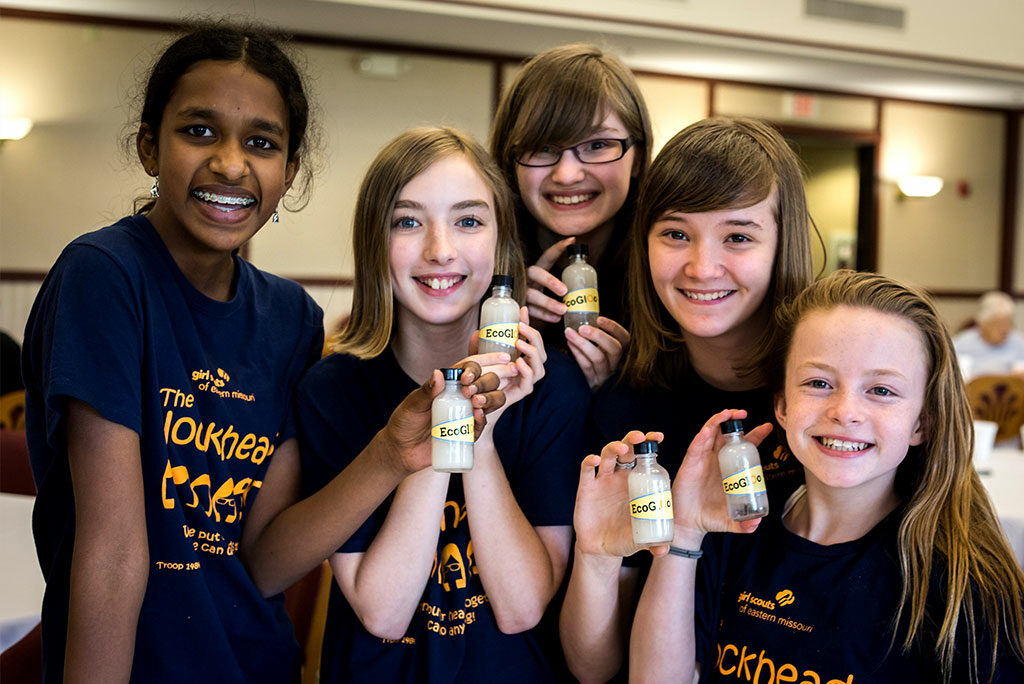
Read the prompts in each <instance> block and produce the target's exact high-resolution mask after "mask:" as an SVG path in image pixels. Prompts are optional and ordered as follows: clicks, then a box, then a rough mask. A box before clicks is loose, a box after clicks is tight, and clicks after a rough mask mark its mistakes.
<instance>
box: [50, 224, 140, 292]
mask: <svg viewBox="0 0 1024 684" xmlns="http://www.w3.org/2000/svg"><path fill="white" fill-rule="evenodd" d="M148 230H152V228H151V227H150V225H149V222H148V221H147V220H146V219H145V218H143V217H141V216H126V217H125V218H123V219H121V220H120V221H118V222H117V223H114V224H113V225H110V226H107V227H105V228H100V229H99V230H94V231H92V232H91V233H85V234H84V235H80V236H79V237H77V238H75V239H74V240H72V241H71V242H70V243H69V244H68V245H67V247H65V248H64V251H63V252H61V255H60V257H59V258H58V260H57V263H56V264H55V266H56V267H63V268H71V269H72V270H73V269H74V266H76V265H78V264H82V265H87V266H88V265H93V266H95V265H97V264H105V265H107V266H109V265H110V262H113V263H114V264H116V265H117V267H118V268H119V269H120V270H121V271H123V272H125V273H126V274H131V273H133V272H135V271H137V270H139V269H140V268H144V267H145V266H146V264H147V262H148V260H149V253H148V250H147V243H148V241H149V238H150V236H148V235H147V234H146V232H147V231H148ZM104 275H105V274H104V273H102V272H97V273H95V276H96V277H103V276H104Z"/></svg>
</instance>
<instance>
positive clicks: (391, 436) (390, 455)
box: [375, 359, 505, 477]
mask: <svg viewBox="0 0 1024 684" xmlns="http://www.w3.org/2000/svg"><path fill="white" fill-rule="evenodd" d="M455 367H456V368H462V369H463V373H462V376H461V378H460V379H459V383H460V386H461V389H462V393H463V395H464V396H466V397H467V398H468V399H469V400H470V402H471V403H472V405H473V427H474V436H475V437H479V436H480V433H481V432H482V431H483V429H484V427H485V426H486V425H487V418H486V417H485V414H488V413H491V412H492V411H495V410H496V409H499V408H501V407H502V406H503V405H504V403H505V394H504V392H502V391H501V390H500V389H498V383H499V379H498V376H497V375H495V374H494V373H484V372H482V370H481V368H480V364H478V363H477V362H476V361H472V360H468V359H467V360H463V361H460V362H459V363H457V364H455ZM443 390H444V376H443V375H442V374H441V371H440V370H436V369H435V370H434V371H433V372H432V373H431V376H430V378H429V379H428V380H427V381H426V382H425V383H423V385H421V386H420V387H418V388H417V389H415V390H413V391H412V392H410V393H409V395H408V396H407V397H406V398H405V399H403V400H402V403H401V404H399V405H398V407H397V408H396V409H395V410H394V412H393V413H392V414H391V417H390V418H389V419H388V423H387V425H385V426H384V428H383V429H381V431H380V432H378V433H377V437H375V440H377V439H379V440H382V444H381V445H382V447H383V449H381V450H380V453H381V457H382V459H384V460H385V461H386V462H385V463H384V465H385V466H386V467H390V468H392V469H393V470H395V471H396V472H397V473H399V474H400V475H401V476H403V477H404V476H405V475H408V474H411V473H415V472H418V471H420V470H422V469H424V468H427V467H429V466H430V464H431V438H430V427H431V425H430V423H431V407H432V405H433V401H434V397H436V396H437V395H438V394H440V393H441V392H442V391H443Z"/></svg>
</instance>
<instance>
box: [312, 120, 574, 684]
mask: <svg viewBox="0 0 1024 684" xmlns="http://www.w3.org/2000/svg"><path fill="white" fill-rule="evenodd" d="M353 230H354V237H353V240H354V247H355V262H356V264H357V270H356V291H355V299H354V303H353V309H352V319H351V321H350V323H349V324H348V326H347V327H346V328H345V330H344V331H343V332H342V333H341V335H340V337H339V338H338V340H337V341H336V343H335V345H334V349H335V353H334V354H332V355H331V356H329V357H327V358H325V359H323V360H322V361H320V362H319V363H318V364H316V365H315V366H314V367H313V368H312V369H311V370H310V371H309V372H308V373H307V375H306V377H305V378H304V379H303V381H302V383H301V385H300V387H299V390H298V397H299V398H298V404H299V427H300V443H301V446H302V449H303V473H304V477H305V481H306V487H307V489H308V490H310V491H315V490H316V489H318V488H319V487H321V486H322V485H323V484H324V483H326V482H329V481H330V480H331V478H332V477H334V475H335V473H337V472H339V471H343V470H345V469H346V468H347V466H348V463H349V462H350V461H351V459H352V458H353V457H354V455H355V454H358V453H359V451H360V449H362V446H363V444H365V443H367V442H368V441H370V440H371V439H373V437H374V435H375V434H376V433H377V431H378V430H381V429H382V428H384V427H385V426H386V425H388V424H389V416H391V414H392V411H393V410H394V408H395V406H396V405H397V404H398V402H399V401H401V399H402V397H403V396H405V395H406V394H407V393H408V392H409V391H410V388H413V387H415V386H416V385H418V384H420V383H422V382H423V381H424V379H425V378H427V377H429V374H430V373H431V370H432V369H434V368H437V367H441V366H452V365H454V364H455V363H456V362H457V361H459V359H462V358H463V357H465V356H466V354H467V343H468V342H469V341H470V340H471V339H475V337H476V335H477V329H476V328H477V317H478V313H479V306H480V301H481V298H482V297H484V296H485V295H486V294H488V292H489V285H490V282H491V277H492V276H493V275H494V274H495V273H496V272H501V273H505V274H511V275H513V276H514V277H515V278H516V285H518V286H520V288H521V285H522V282H523V277H522V274H523V266H522V259H521V257H520V255H519V250H518V243H517V242H516V241H515V239H514V234H513V230H514V216H513V212H512V201H511V196H510V193H509V191H508V189H507V187H506V186H505V183H504V180H503V179H502V177H501V174H500V172H498V170H497V169H496V168H495V166H494V165H493V163H492V162H491V160H490V158H489V157H488V156H487V154H486V152H485V151H484V150H483V149H482V148H481V147H480V146H479V145H478V144H477V143H476V142H474V141H473V140H472V139H470V138H468V137H467V136H465V135H464V134H462V133H460V132H458V131H455V130H453V129H450V128H422V129H414V130H411V131H408V132H406V133H404V134H402V135H400V136H398V137H397V138H395V139H394V140H392V141H391V142H390V143H389V144H388V145H386V146H385V147H384V149H383V150H381V152H380V153H379V155H378V156H377V158H376V160H375V161H374V162H373V164H372V165H371V167H370V169H369V171H368V172H367V175H366V178H365V180H364V182H363V185H362V188H361V189H360V194H359V201H358V206H357V209H356V216H355V225H354V229H353ZM519 292H520V293H521V292H522V290H521V289H520V290H519ZM521 316H522V318H521V321H520V324H519V331H520V337H519V340H518V342H517V344H516V348H517V349H518V351H519V352H520V354H521V356H520V357H519V358H518V359H517V360H516V361H515V363H510V362H509V357H508V355H507V354H504V353H501V354H498V353H491V354H481V355H473V356H470V357H469V358H468V359H465V360H464V361H465V362H474V361H475V362H478V363H479V365H480V366H481V367H482V368H483V370H484V371H493V372H495V373H496V374H497V375H498V376H499V377H500V378H501V379H502V387H503V389H504V393H505V397H506V399H507V403H506V404H505V406H504V407H503V408H502V409H499V410H498V412H497V413H495V414H494V415H492V416H491V418H490V420H489V424H488V427H487V428H486V429H484V430H483V432H482V433H481V434H480V436H479V439H478V441H477V443H476V448H475V464H474V466H473V469H472V470H471V471H469V472H466V473H463V474H455V475H453V474H448V473H439V472H434V471H433V470H430V469H427V470H423V471H421V472H417V473H414V474H412V475H410V476H408V477H406V478H405V479H404V480H403V481H402V483H401V484H400V485H399V487H398V488H397V490H396V491H395V493H394V496H393V497H391V499H390V500H389V501H387V502H385V503H384V504H383V505H382V506H381V507H379V508H378V509H377V510H376V511H375V512H374V513H373V515H371V516H370V517H369V519H368V520H367V521H366V522H365V524H364V525H363V526H362V528H360V529H359V530H358V531H357V532H356V533H355V534H354V535H353V536H352V538H351V539H349V540H348V541H347V542H346V543H345V544H344V545H343V546H341V548H339V549H338V550H337V552H336V553H334V554H333V555H332V556H331V558H330V562H331V567H332V569H333V570H334V577H335V580H336V582H335V584H334V585H333V586H332V595H331V600H330V607H329V611H328V617H327V627H326V633H325V637H324V647H323V648H324V650H323V661H322V666H321V673H320V677H321V681H324V682H356V681H358V682H363V681H366V682H381V681H388V682H452V681H464V682H476V681H491V682H506V681H507V682H512V681H516V682H522V681H531V682H534V681H540V682H543V681H552V679H553V676H552V674H551V670H550V667H549V666H548V664H547V661H546V659H545V657H544V656H543V654H542V653H541V650H540V647H539V644H538V639H537V636H536V634H535V633H534V632H533V628H534V627H535V626H536V625H537V623H538V622H539V621H540V619H541V616H542V615H543V614H544V611H545V609H546V607H547V604H548V602H549V601H550V599H551V597H552V596H553V595H554V592H555V590H556V588H557V587H558V585H559V583H560V581H561V578H562V575H563V572H564V569H565V564H566V559H567V557H568V549H569V537H570V527H569V524H570V520H571V508H572V488H573V484H572V482H573V480H574V479H575V473H574V472H572V471H574V470H575V468H574V467H573V466H571V465H570V466H569V467H567V465H566V464H567V462H568V463H569V464H571V459H567V458H566V454H570V453H574V450H575V449H579V448H581V446H580V424H581V423H582V420H583V417H584V415H585V411H586V405H587V400H588V399H589V391H588V389H587V387H586V384H585V381H584V379H583V377H582V375H581V374H580V372H579V370H578V369H577V368H576V366H575V364H573V363H572V362H571V360H569V359H568V357H565V356H564V355H559V354H551V355H548V353H547V352H546V350H545V348H544V344H543V340H542V338H541V336H540V334H539V333H538V332H537V331H536V330H535V329H534V328H532V327H531V326H530V325H529V316H528V314H527V311H526V309H525V307H524V308H523V309H522V310H521ZM472 347H475V344H473V345H472ZM541 378H543V383H540V380H541ZM538 383H539V384H538ZM392 420H393V419H392Z"/></svg>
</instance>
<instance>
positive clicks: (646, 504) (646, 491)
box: [628, 442, 675, 546]
mask: <svg viewBox="0 0 1024 684" xmlns="http://www.w3.org/2000/svg"><path fill="white" fill-rule="evenodd" d="M633 453H634V454H635V455H636V465H635V466H634V467H633V469H632V470H631V471H629V483H628V484H629V517H630V518H631V520H632V523H633V542H634V543H635V544H636V545H637V546H656V545H658V544H668V543H669V542H671V541H672V537H673V536H674V534H675V529H674V527H673V526H674V523H673V517H672V483H671V481H670V480H669V477H668V471H666V470H665V469H664V468H662V467H661V466H660V465H658V443H657V442H643V443H641V444H637V445H635V446H634V447H633Z"/></svg>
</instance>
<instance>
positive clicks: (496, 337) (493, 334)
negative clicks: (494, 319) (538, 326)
mask: <svg viewBox="0 0 1024 684" xmlns="http://www.w3.org/2000/svg"><path fill="white" fill-rule="evenodd" d="M480 339H481V340H487V341H488V342H494V343H495V344H504V345H505V346H507V347H513V348H514V347H515V346H516V340H518V339H519V323H495V324H493V325H485V326H484V327H482V328H480Z"/></svg>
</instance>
